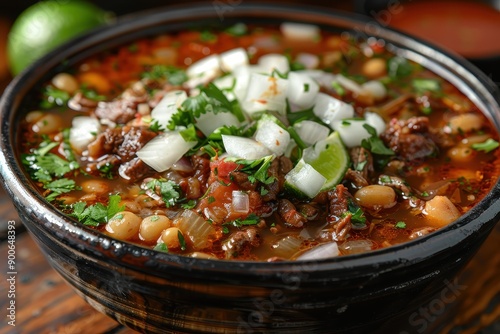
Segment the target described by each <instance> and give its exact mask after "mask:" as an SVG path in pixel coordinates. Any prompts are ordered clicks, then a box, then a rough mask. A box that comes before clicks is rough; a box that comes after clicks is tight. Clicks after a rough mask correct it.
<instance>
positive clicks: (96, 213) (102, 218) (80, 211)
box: [69, 195, 125, 226]
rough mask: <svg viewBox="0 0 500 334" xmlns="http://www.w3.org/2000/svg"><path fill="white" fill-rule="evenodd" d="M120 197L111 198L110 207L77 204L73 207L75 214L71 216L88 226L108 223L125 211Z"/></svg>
mask: <svg viewBox="0 0 500 334" xmlns="http://www.w3.org/2000/svg"><path fill="white" fill-rule="evenodd" d="M120 201H121V197H120V195H111V196H109V200H108V205H107V206H105V205H104V204H102V203H96V204H93V205H90V206H87V203H85V202H77V203H74V204H73V205H72V209H73V212H71V213H70V214H69V216H71V217H74V218H76V219H78V221H79V222H81V223H83V224H84V225H87V226H99V225H100V224H103V223H107V222H108V221H109V220H110V219H111V218H112V217H113V216H115V215H116V214H117V213H118V212H121V211H123V210H125V206H124V205H122V206H120Z"/></svg>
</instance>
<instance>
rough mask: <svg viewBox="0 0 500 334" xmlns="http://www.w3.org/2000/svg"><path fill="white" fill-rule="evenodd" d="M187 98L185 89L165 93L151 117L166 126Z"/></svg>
mask: <svg viewBox="0 0 500 334" xmlns="http://www.w3.org/2000/svg"><path fill="white" fill-rule="evenodd" d="M186 99H187V94H186V92H185V91H183V90H174V91H171V92H168V93H167V94H165V96H164V97H163V98H162V99H161V100H160V102H158V104H157V105H156V107H154V109H153V110H152V111H151V117H152V118H153V119H154V120H157V121H158V123H159V124H160V125H162V126H163V127H166V126H167V124H168V123H169V122H170V119H171V118H172V115H173V114H175V113H176V112H177V109H179V108H180V107H181V105H182V102H184V100H186Z"/></svg>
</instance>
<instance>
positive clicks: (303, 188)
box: [285, 159, 326, 198]
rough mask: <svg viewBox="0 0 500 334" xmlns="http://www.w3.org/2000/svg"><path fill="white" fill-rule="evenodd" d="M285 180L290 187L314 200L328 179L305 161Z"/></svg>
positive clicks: (300, 162) (300, 161)
mask: <svg viewBox="0 0 500 334" xmlns="http://www.w3.org/2000/svg"><path fill="white" fill-rule="evenodd" d="M285 180H286V183H287V186H288V187H291V188H292V189H296V190H299V191H300V192H302V193H304V194H305V195H306V196H308V197H309V198H314V196H316V195H317V194H318V193H319V191H320V190H321V188H322V187H323V185H324V184H325V182H326V178H325V177H324V176H323V175H321V174H320V173H319V172H318V171H316V170H315V169H314V168H313V167H312V166H311V165H309V164H308V163H306V162H305V161H304V160H303V159H300V160H299V162H298V163H297V165H296V166H295V167H294V168H293V169H292V170H291V171H289V172H288V173H287V174H286V175H285Z"/></svg>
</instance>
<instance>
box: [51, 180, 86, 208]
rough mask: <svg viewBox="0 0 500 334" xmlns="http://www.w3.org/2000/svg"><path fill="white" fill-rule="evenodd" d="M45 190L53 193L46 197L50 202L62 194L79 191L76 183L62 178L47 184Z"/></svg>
mask: <svg viewBox="0 0 500 334" xmlns="http://www.w3.org/2000/svg"><path fill="white" fill-rule="evenodd" d="M43 188H44V189H47V190H50V191H51V193H50V194H49V195H47V196H46V197H45V198H46V199H47V201H49V202H51V201H53V200H55V199H56V198H57V196H59V195H61V194H64V193H68V192H70V191H72V190H75V189H79V187H78V186H77V185H76V183H75V181H73V180H69V179H67V178H62V179H58V180H54V181H52V182H49V183H46V184H44V185H43Z"/></svg>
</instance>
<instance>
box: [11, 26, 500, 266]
mask: <svg viewBox="0 0 500 334" xmlns="http://www.w3.org/2000/svg"><path fill="white" fill-rule="evenodd" d="M36 103H37V105H36V107H34V108H31V109H30V110H29V112H28V113H27V114H26V117H25V119H24V121H23V124H22V131H21V132H20V137H21V138H20V139H21V140H20V143H22V144H21V145H22V147H21V148H20V150H21V152H22V156H21V159H22V162H23V165H24V166H25V168H26V172H27V173H28V174H29V176H30V178H31V179H32V180H33V182H34V183H35V184H36V186H37V188H38V189H39V191H40V193H41V194H42V195H43V196H44V197H45V198H46V199H47V201H49V202H50V203H51V204H53V205H54V206H55V207H56V208H57V209H59V210H61V211H62V212H63V213H65V214H67V215H69V216H71V217H73V218H75V219H76V220H78V221H79V222H80V223H81V224H84V225H87V226H90V227H92V228H95V229H97V230H99V231H101V232H102V233H105V234H107V235H110V236H111V237H114V238H117V239H120V240H126V241H128V242H131V243H134V244H138V245H141V246H143V247H149V248H153V249H155V250H158V251H162V252H169V253H175V254H182V255H186V256H192V257H200V258H209V259H227V260H252V261H253V260H258V261H282V260H306V259H321V258H328V257H334V256H342V255H349V254H357V253H363V252H369V251H372V250H376V249H380V248H383V247H389V246H391V245H395V244H399V243H403V242H407V241H409V240H412V239H415V238H420V237H422V236H425V235H428V234H429V233H432V232H433V231H435V230H437V229H439V228H441V227H443V226H446V225H448V224H450V223H452V222H453V221H455V220H456V219H457V218H459V217H460V216H461V215H462V214H464V213H465V212H467V211H468V210H470V209H471V208H472V207H473V206H474V205H475V204H477V203H478V202H479V201H480V200H481V198H482V197H484V196H485V194H486V193H488V191H489V189H490V188H491V187H492V186H493V185H494V184H495V182H496V180H497V177H498V174H499V150H498V145H499V144H498V134H497V133H496V131H495V129H494V127H493V126H492V125H491V123H490V122H489V120H488V119H487V118H486V117H485V116H484V115H483V114H482V113H481V112H480V111H479V110H478V109H477V107H476V106H475V105H474V104H473V103H472V102H471V101H470V100H469V99H468V98H467V97H465V96H464V95H463V94H462V93H461V92H460V91H459V90H458V89H457V88H456V87H454V86H453V85H451V84H450V83H449V82H447V81H445V80H444V79H442V78H440V77H438V76H437V75H436V74H434V73H432V72H430V71H429V70H427V69H425V68H423V67H422V66H420V65H419V64H416V63H414V62H411V61H409V60H407V59H405V58H403V57H401V56H399V55H397V54H393V53H391V52H389V51H388V50H387V49H386V47H385V44H384V41H383V40H379V39H376V38H373V37H372V38H368V39H367V40H358V39H356V38H354V37H353V36H352V35H350V34H349V33H347V32H344V33H342V34H336V33H333V32H329V31H322V30H320V29H319V28H318V27H316V26H313V25H306V24H299V23H283V24H281V25H280V26H251V25H245V24H242V23H240V24H236V25H234V26H231V27H228V28H225V29H220V30H217V29H207V30H186V31H180V32H177V33H170V34H164V35H160V36H156V37H152V38H149V39H142V40H138V41H136V42H134V43H132V44H129V45H124V46H122V47H120V48H117V49H113V50H109V51H107V52H104V53H101V54H98V55H95V56H93V57H92V58H89V59H87V60H85V61H83V62H81V63H79V64H77V65H76V66H72V67H71V68H69V69H68V70H67V71H66V72H64V73H58V74H57V75H55V76H54V77H53V78H52V79H51V80H50V82H47V83H45V84H44V85H43V87H41V89H40V92H39V100H38V101H37V102H36Z"/></svg>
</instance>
